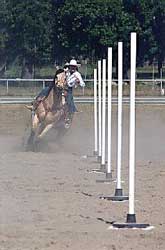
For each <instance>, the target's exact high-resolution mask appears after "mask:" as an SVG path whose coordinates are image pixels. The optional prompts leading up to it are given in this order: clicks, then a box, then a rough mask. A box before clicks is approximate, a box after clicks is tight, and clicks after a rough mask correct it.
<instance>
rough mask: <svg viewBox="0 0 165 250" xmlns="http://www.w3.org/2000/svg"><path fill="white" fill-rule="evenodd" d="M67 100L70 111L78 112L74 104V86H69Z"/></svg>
mask: <svg viewBox="0 0 165 250" xmlns="http://www.w3.org/2000/svg"><path fill="white" fill-rule="evenodd" d="M66 101H67V104H68V108H69V112H70V113H74V112H76V111H77V109H76V106H75V104H74V100H73V94H72V88H71V87H69V88H68V91H67V98H66Z"/></svg>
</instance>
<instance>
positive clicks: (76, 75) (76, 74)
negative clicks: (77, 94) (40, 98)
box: [74, 71, 85, 87]
mask: <svg viewBox="0 0 165 250" xmlns="http://www.w3.org/2000/svg"><path fill="white" fill-rule="evenodd" d="M74 76H75V77H76V79H77V83H78V84H79V85H80V86H81V87H85V82H84V81H83V79H82V76H81V74H80V73H79V72H78V71H76V72H75V73H74Z"/></svg>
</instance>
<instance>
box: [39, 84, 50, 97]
mask: <svg viewBox="0 0 165 250" xmlns="http://www.w3.org/2000/svg"><path fill="white" fill-rule="evenodd" d="M49 90H50V87H45V88H44V89H42V90H41V92H40V93H39V94H38V95H37V97H36V99H37V98H38V97H44V96H47V95H48V94H49Z"/></svg>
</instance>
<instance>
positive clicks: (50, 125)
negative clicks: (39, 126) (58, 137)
mask: <svg viewBox="0 0 165 250" xmlns="http://www.w3.org/2000/svg"><path fill="white" fill-rule="evenodd" d="M52 127H53V123H51V124H48V125H47V126H46V127H45V128H44V129H43V130H42V132H41V133H40V134H39V135H38V138H40V139H41V138H42V137H43V136H44V135H45V134H46V133H47V132H48V131H49V130H50V129H51V128H52Z"/></svg>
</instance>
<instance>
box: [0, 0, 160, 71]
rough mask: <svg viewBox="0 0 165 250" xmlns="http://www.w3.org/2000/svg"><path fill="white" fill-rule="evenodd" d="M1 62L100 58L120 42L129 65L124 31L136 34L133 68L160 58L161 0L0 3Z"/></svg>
mask: <svg viewBox="0 0 165 250" xmlns="http://www.w3.org/2000/svg"><path fill="white" fill-rule="evenodd" d="M0 6H1V9H0V54H1V61H2V60H7V61H8V62H13V61H14V60H15V59H16V58H19V61H20V64H21V65H23V66H25V65H31V67H32V66H33V65H36V66H43V65H46V64H48V63H54V61H61V62H62V61H64V60H69V58H71V57H73V56H74V57H76V58H79V59H82V58H89V59H90V60H91V61H92V62H95V61H96V60H97V59H98V58H103V57H106V55H107V47H109V46H113V54H114V58H116V56H115V55H116V53H117V42H118V41H119V40H120V41H121V40H122V41H123V42H124V49H125V51H124V52H125V63H124V65H125V66H126V68H128V67H129V65H127V64H128V61H129V60H128V59H129V46H130V32H132V31H136V32H137V33H138V64H139V65H143V63H144V62H145V61H150V62H152V61H153V60H154V59H156V60H157V61H158V62H159V68H160V67H161V65H162V62H163V60H164V58H165V43H164V37H165V1H164V0H150V1H148V0H81V1H79V0H47V1H45V0H28V1H27V0H25V1H22V0H0Z"/></svg>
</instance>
